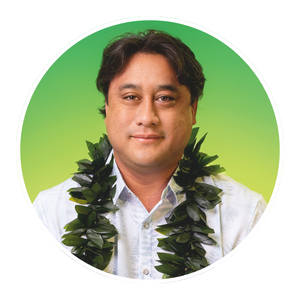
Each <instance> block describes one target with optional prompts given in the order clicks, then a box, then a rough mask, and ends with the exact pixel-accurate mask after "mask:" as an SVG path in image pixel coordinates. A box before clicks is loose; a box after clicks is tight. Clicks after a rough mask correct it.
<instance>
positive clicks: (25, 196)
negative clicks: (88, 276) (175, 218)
mask: <svg viewBox="0 0 300 300" xmlns="http://www.w3.org/2000/svg"><path fill="white" fill-rule="evenodd" d="M145 20H146V21H166V22H173V23H177V24H181V25H185V26H189V27H192V28H195V29H198V30H200V31H203V32H205V33H207V34H209V35H211V36H212V37H214V38H216V39H218V40H219V41H221V42H222V43H224V44H225V45H226V46H228V47H229V48H230V49H231V50H233V51H234V52H235V53H236V54H238V55H239V56H240V57H241V58H242V59H243V60H244V62H245V63H246V64H247V65H248V66H249V67H250V68H251V70H252V71H253V73H254V74H255V75H256V76H257V78H258V79H259V80H260V82H261V84H262V86H263V87H264V89H265V91H266V93H267V95H268V97H269V100H270V102H271V105H272V107H273V112H274V115H275V117H276V121H277V128H278V134H279V141H280V149H279V150H280V158H279V167H278V174H277V179H276V183H275V186H274V189H273V193H272V196H271V199H270V201H269V203H268V205H267V208H266V209H265V211H264V213H263V215H262V217H261V218H260V220H259V221H258V222H257V224H256V225H255V227H254V228H253V229H252V230H251V232H250V233H249V234H248V236H247V237H246V238H245V239H244V240H243V242H242V243H240V244H239V245H238V246H237V247H236V248H234V249H233V250H232V251H231V252H229V253H228V254H227V255H225V256H224V257H223V258H222V259H220V260H218V261H216V262H215V263H213V264H211V265H209V266H208V267H206V268H203V269H201V270H199V271H197V272H194V273H191V274H189V275H184V276H179V277H174V278H168V279H159V280H145V279H132V278H126V277H121V276H118V275H113V274H110V273H106V272H103V271H101V270H99V269H97V268H95V267H92V266H91V265H89V264H87V263H85V262H83V261H82V260H81V259H79V258H77V257H76V256H75V255H73V254H72V253H71V252H69V251H68V250H67V249H66V248H65V247H64V246H63V245H62V244H61V243H59V242H58V241H57V240H56V239H55V238H54V237H53V236H52V235H51V234H50V232H49V231H48V229H47V228H46V227H45V226H44V224H43V223H42V222H41V220H40V218H39V217H38V215H37V214H36V212H35V210H34V207H33V204H32V202H31V201H30V198H29V195H28V193H27V189H26V185H25V182H24V179H23V173H22V167H21V153H20V145H21V132H22V127H23V122H24V117H25V114H26V111H27V107H28V104H29V102H30V99H31V97H32V95H33V93H34V91H35V89H36V87H37V86H38V84H39V82H40V80H41V79H42V77H43V76H44V75H45V73H46V72H47V71H48V69H49V68H50V67H51V66H52V64H53V63H54V62H55V61H56V60H57V59H58V58H59V57H60V56H61V55H62V54H63V53H65V52H66V51H67V50H68V49H70V48H71V47H72V46H73V45H75V44H76V43H77V42H79V41H81V40H82V39H84V38H86V37H87V36H89V35H91V34H93V33H95V32H97V31H100V30H102V29H105V28H107V27H110V26H114V25H119V24H123V23H127V22H135V21H145ZM14 144H15V163H14V164H15V172H16V176H17V180H18V184H19V189H20V193H21V195H22V198H23V201H24V202H25V205H26V206H28V207H29V212H30V214H32V215H33V219H34V221H35V222H36V223H37V224H38V226H39V227H40V228H41V230H42V231H43V233H45V234H46V236H47V237H48V238H49V239H50V240H51V241H52V242H53V244H54V245H55V246H56V247H57V248H59V249H60V250H61V251H62V252H63V253H64V254H65V255H67V256H68V257H69V258H71V259H72V260H74V261H75V262H77V263H78V264H79V265H81V266H82V267H84V268H86V269H88V270H90V271H92V272H94V273H96V274H98V275H100V276H102V277H104V278H107V279H111V280H118V281H120V282H125V283H137V284H166V283H173V282H180V281H184V280H189V279H191V278H195V277H198V276H202V275H205V273H208V272H210V271H212V270H213V269H215V268H217V267H219V266H220V265H221V264H223V263H224V262H226V261H228V260H230V259H231V258H232V257H233V256H235V255H236V254H237V252H238V251H239V250H240V249H242V248H243V247H244V246H245V245H246V244H247V242H248V241H249V240H250V239H251V238H252V237H253V236H254V235H255V233H256V232H257V231H258V229H259V228H260V227H261V226H262V224H263V222H264V221H265V219H266V217H267V215H268V214H269V212H270V211H271V207H272V205H273V202H274V200H275V197H276V194H277V191H278V187H279V184H280V180H281V174H282V169H283V159H282V153H283V134H282V128H281V121H280V117H279V113H278V110H277V108H276V104H275V101H274V98H273V96H272V94H271V92H270V90H269V88H268V86H267V84H266V82H265V81H264V79H263V78H262V75H261V74H260V71H259V70H258V69H257V68H256V67H255V66H254V65H253V64H252V63H251V62H250V60H249V59H248V58H247V57H246V56H245V55H244V54H243V53H242V52H241V51H240V50H239V49H238V48H237V47H236V46H235V45H233V44H232V43H231V42H229V41H227V40H226V38H224V37H223V36H221V35H219V34H217V33H216V31H211V30H209V29H207V28H206V27H205V26H204V25H202V24H199V23H196V22H191V21H189V20H182V19H175V18H173V17H167V16H165V17H164V16H136V17H128V18H126V17H123V19H120V20H110V21H107V22H104V23H101V24H98V25H96V26H95V27H94V28H92V29H90V30H88V31H87V32H86V33H82V34H81V35H78V36H76V37H75V38H74V39H73V41H71V42H69V43H67V44H66V45H65V46H63V47H62V48H60V49H59V50H58V51H56V53H54V54H53V55H52V56H51V57H50V58H49V60H48V61H47V62H46V64H45V65H44V66H43V68H42V69H41V70H40V72H39V74H38V75H37V76H36V78H35V81H33V83H32V84H31V86H30V88H29V90H28V92H27V94H26V96H25V98H24V100H23V103H22V105H21V109H20V112H19V116H18V122H17V127H16V136H15V143H14Z"/></svg>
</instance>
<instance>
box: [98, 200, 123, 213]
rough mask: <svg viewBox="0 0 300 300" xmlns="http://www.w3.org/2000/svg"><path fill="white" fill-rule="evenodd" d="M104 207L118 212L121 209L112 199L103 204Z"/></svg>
mask: <svg viewBox="0 0 300 300" xmlns="http://www.w3.org/2000/svg"><path fill="white" fill-rule="evenodd" d="M102 207H104V208H107V209H108V210H109V211H112V212H116V211H118V210H119V208H118V206H116V205H114V203H113V202H112V201H111V200H110V201H107V202H106V203H104V204H103V205H102Z"/></svg>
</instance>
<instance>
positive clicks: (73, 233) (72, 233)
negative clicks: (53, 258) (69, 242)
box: [62, 228, 85, 239]
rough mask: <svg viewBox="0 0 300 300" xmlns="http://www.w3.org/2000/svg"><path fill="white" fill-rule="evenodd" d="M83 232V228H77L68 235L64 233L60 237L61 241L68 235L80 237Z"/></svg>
mask: <svg viewBox="0 0 300 300" xmlns="http://www.w3.org/2000/svg"><path fill="white" fill-rule="evenodd" d="M84 232H85V228H79V229H76V230H73V231H71V232H70V233H66V234H64V235H63V236H62V239H64V238H65V237H67V236H69V235H77V236H82V235H83V233H84Z"/></svg>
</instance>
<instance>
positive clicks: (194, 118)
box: [191, 101, 198, 125]
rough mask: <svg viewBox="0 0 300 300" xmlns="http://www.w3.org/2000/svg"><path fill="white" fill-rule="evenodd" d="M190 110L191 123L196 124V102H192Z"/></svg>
mask: <svg viewBox="0 0 300 300" xmlns="http://www.w3.org/2000/svg"><path fill="white" fill-rule="evenodd" d="M191 108H192V122H193V125H195V124H196V122H197V121H196V114H197V108H198V101H194V103H193V104H192V105H191Z"/></svg>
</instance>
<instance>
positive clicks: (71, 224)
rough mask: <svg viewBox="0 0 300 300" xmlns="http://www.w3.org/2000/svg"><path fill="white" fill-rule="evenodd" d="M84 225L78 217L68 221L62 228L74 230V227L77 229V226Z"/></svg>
mask: <svg viewBox="0 0 300 300" xmlns="http://www.w3.org/2000/svg"><path fill="white" fill-rule="evenodd" d="M83 227H84V224H83V223H82V222H81V221H80V220H79V219H77V218H76V219H75V220H73V221H71V222H69V223H67V224H66V225H65V226H64V229H65V230H66V231H73V230H76V229H79V228H83Z"/></svg>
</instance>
